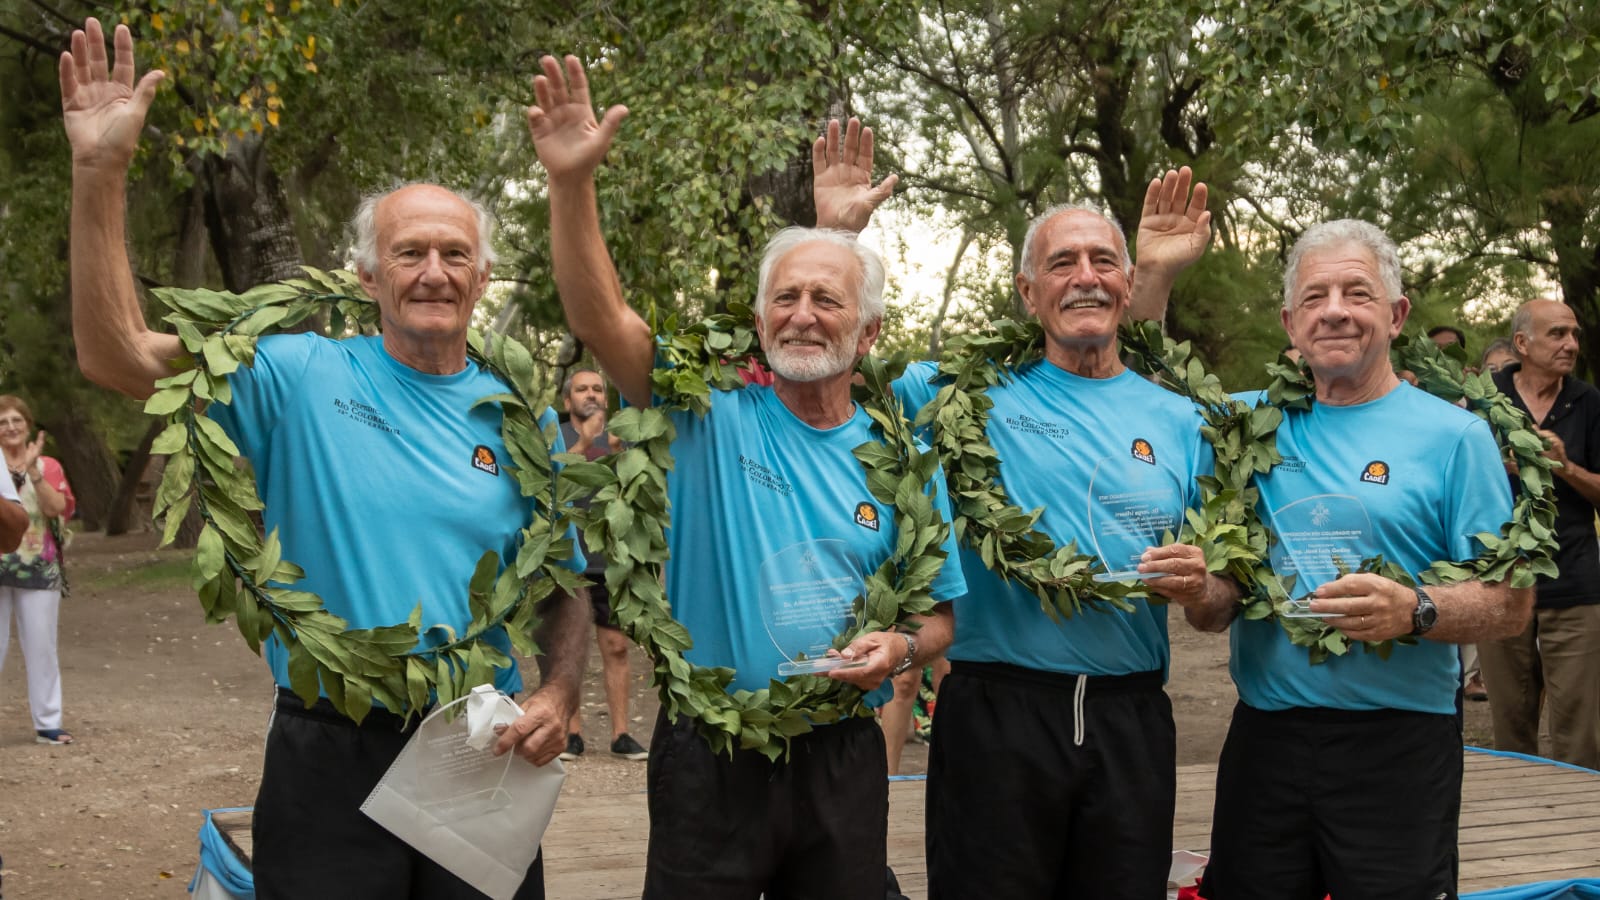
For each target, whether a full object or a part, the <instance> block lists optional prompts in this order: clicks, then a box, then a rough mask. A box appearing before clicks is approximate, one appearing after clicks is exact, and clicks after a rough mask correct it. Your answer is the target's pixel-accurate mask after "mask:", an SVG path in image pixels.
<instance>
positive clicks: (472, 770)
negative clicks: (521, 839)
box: [385, 697, 516, 822]
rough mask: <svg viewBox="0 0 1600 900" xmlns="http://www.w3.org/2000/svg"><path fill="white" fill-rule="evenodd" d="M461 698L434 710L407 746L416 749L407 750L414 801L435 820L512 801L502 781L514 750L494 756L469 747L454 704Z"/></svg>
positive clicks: (475, 813) (470, 814) (459, 817)
mask: <svg viewBox="0 0 1600 900" xmlns="http://www.w3.org/2000/svg"><path fill="white" fill-rule="evenodd" d="M466 699H467V698H465V697H462V698H459V699H458V700H457V701H456V702H455V703H452V704H450V705H449V706H447V707H444V708H441V709H437V710H434V711H433V713H432V714H430V715H429V716H428V717H427V718H426V719H424V720H423V722H422V726H421V727H420V728H418V729H417V733H416V734H415V735H413V736H412V738H411V742H410V743H409V744H408V745H407V746H408V748H409V747H410V746H412V745H415V746H416V748H417V749H416V751H415V752H414V753H410V754H409V757H410V761H411V765H412V767H413V769H412V771H411V773H410V777H411V778H413V779H414V784H415V785H416V792H417V805H418V807H420V808H421V809H423V810H425V811H427V813H428V814H429V815H431V816H433V818H435V819H436V820H438V821H440V822H456V821H460V820H462V819H468V818H472V817H474V816H481V815H484V814H486V813H491V812H494V811H495V810H500V809H504V808H506V807H507V806H509V805H510V804H511V802H512V796H511V792H510V791H507V790H506V789H505V780H506V773H507V771H508V770H509V769H510V768H511V761H512V759H513V758H515V757H516V754H514V753H507V754H505V755H504V756H495V755H494V754H493V753H492V752H490V750H489V749H488V748H484V749H477V748H474V747H473V746H472V743H471V742H470V740H469V737H470V734H469V721H468V718H467V716H466V715H463V714H461V713H463V712H464V709H462V708H458V707H457V704H460V703H462V702H464V701H465V700H466ZM385 777H388V776H385Z"/></svg>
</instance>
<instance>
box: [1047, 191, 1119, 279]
mask: <svg viewBox="0 0 1600 900" xmlns="http://www.w3.org/2000/svg"><path fill="white" fill-rule="evenodd" d="M1065 213H1088V214H1089V215H1091V216H1097V217H1099V218H1100V219H1102V220H1103V221H1104V222H1105V223H1106V224H1107V225H1110V226H1111V230H1112V232H1113V233H1115V234H1116V236H1117V246H1118V248H1119V249H1121V250H1122V274H1124V275H1129V276H1131V275H1132V274H1133V258H1132V257H1131V256H1129V255H1128V235H1127V234H1126V233H1124V232H1123V230H1122V226H1121V225H1120V224H1118V223H1117V220H1116V219H1113V218H1111V217H1110V216H1108V215H1106V214H1105V213H1104V212H1101V211H1100V210H1098V209H1095V208H1094V207H1093V206H1090V205H1089V204H1087V203H1057V204H1056V205H1055V206H1052V207H1050V208H1049V209H1047V210H1045V211H1044V212H1042V213H1039V214H1038V215H1037V216H1034V217H1033V221H1031V222H1029V223H1028V233H1027V235H1025V236H1024V237H1023V238H1022V264H1021V265H1020V266H1018V268H1019V269H1020V270H1021V271H1022V274H1024V275H1026V276H1028V277H1029V278H1032V277H1033V238H1034V236H1035V235H1037V234H1038V233H1039V229H1040V228H1043V227H1044V224H1045V223H1046V222H1049V221H1050V220H1051V219H1054V218H1055V217H1056V216H1059V215H1063V214H1065Z"/></svg>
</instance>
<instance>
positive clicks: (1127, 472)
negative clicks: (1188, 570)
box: [1089, 456, 1183, 581]
mask: <svg viewBox="0 0 1600 900" xmlns="http://www.w3.org/2000/svg"><path fill="white" fill-rule="evenodd" d="M1182 524H1183V486H1182V485H1181V484H1179V483H1178V479H1177V478H1176V477H1175V476H1173V474H1172V473H1170V472H1168V471H1167V470H1165V469H1163V468H1161V467H1160V466H1157V465H1155V464H1153V463H1148V462H1145V461H1143V460H1141V459H1137V458H1134V457H1131V456H1130V457H1123V458H1117V457H1107V458H1106V459H1103V460H1101V461H1100V463H1099V464H1098V465H1096V466H1095V468H1094V475H1093V476H1092V477H1091V478H1090V479H1089V538H1090V540H1092V541H1093V542H1094V552H1095V555H1097V556H1099V557H1100V562H1101V564H1102V565H1104V566H1105V567H1106V571H1104V572H1100V573H1098V574H1096V575H1095V576H1094V580H1095V581H1137V580H1141V579H1149V578H1160V577H1163V576H1164V575H1166V574H1168V573H1166V572H1140V571H1139V557H1140V556H1142V555H1144V551H1145V550H1147V549H1149V548H1151V547H1155V546H1158V545H1159V544H1160V543H1161V539H1162V536H1163V535H1164V534H1166V533H1168V532H1173V533H1176V532H1177V531H1178V528H1179V527H1180V526H1181V525H1182Z"/></svg>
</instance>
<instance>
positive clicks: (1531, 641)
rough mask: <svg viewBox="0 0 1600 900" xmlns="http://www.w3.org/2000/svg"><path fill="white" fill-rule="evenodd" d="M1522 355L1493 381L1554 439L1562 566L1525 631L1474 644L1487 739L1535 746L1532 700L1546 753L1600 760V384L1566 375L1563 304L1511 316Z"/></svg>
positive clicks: (1573, 324) (1572, 349)
mask: <svg viewBox="0 0 1600 900" xmlns="http://www.w3.org/2000/svg"><path fill="white" fill-rule="evenodd" d="M1511 330H1512V341H1513V342H1514V343H1515V345H1516V350H1517V356H1518V357H1519V358H1520V359H1521V362H1520V363H1514V364H1512V365H1509V366H1506V367H1505V368H1504V369H1502V370H1501V371H1499V372H1497V373H1495V376H1494V380H1495V384H1497V385H1498V386H1499V387H1500V390H1501V391H1502V392H1503V393H1505V394H1506V395H1507V396H1508V397H1510V398H1511V400H1512V402H1514V403H1516V405H1517V406H1518V407H1520V408H1522V409H1523V410H1524V411H1526V412H1527V413H1528V415H1529V417H1530V418H1532V419H1533V421H1534V423H1535V424H1536V425H1537V427H1538V429H1539V434H1540V435H1542V436H1543V437H1545V438H1547V439H1548V440H1549V441H1550V443H1551V447H1550V450H1549V451H1547V452H1546V454H1545V455H1546V456H1548V457H1549V458H1551V459H1553V460H1555V461H1556V462H1558V463H1560V464H1561V465H1560V466H1559V467H1558V468H1557V469H1556V470H1555V475H1556V479H1555V487H1556V532H1557V536H1558V539H1559V542H1560V547H1559V549H1558V550H1557V553H1556V565H1557V567H1558V568H1559V569H1560V574H1558V575H1557V576H1556V577H1555V578H1540V579H1539V585H1538V596H1537V602H1536V606H1535V609H1534V617H1533V621H1532V622H1531V623H1530V624H1529V625H1528V628H1527V630H1526V631H1524V632H1523V633H1522V634H1520V635H1518V636H1516V637H1514V638H1507V639H1505V640H1499V641H1488V642H1484V643H1481V644H1479V645H1478V649H1479V651H1480V652H1481V654H1482V660H1483V674H1484V680H1485V681H1486V682H1488V688H1489V705H1490V707H1491V711H1492V713H1493V716H1494V744H1495V747H1496V748H1497V749H1500V750H1512V751H1515V752H1518V753H1530V754H1537V753H1538V751H1539V709H1540V704H1541V700H1542V701H1543V702H1544V704H1545V705H1546V706H1547V707H1548V709H1549V713H1550V718H1549V729H1550V743H1551V754H1550V755H1551V756H1552V757H1554V758H1555V759H1558V760H1561V761H1563V762H1569V763H1573V764H1575V765H1580V766H1584V767H1586V768H1590V769H1600V544H1597V542H1596V537H1595V509H1596V507H1600V471H1597V470H1600V391H1596V390H1595V388H1594V386H1593V385H1590V384H1588V383H1586V382H1583V381H1579V380H1578V379H1576V378H1573V377H1572V367H1573V365H1574V363H1576V362H1577V359H1578V320H1577V318H1576V317H1575V316H1574V315H1573V314H1572V310H1571V309H1568V308H1567V307H1566V306H1565V305H1564V304H1562V303H1558V302H1556V301H1553V300H1530V301H1528V302H1527V303H1524V304H1522V306H1520V307H1518V309H1517V312H1516V314H1515V315H1514V316H1513V317H1512V319H1511Z"/></svg>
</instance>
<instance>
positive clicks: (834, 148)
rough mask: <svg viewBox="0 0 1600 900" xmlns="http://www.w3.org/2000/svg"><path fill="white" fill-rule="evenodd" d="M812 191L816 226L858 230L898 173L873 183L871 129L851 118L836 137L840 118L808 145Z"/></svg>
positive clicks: (889, 190) (889, 191)
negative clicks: (842, 139) (809, 146)
mask: <svg viewBox="0 0 1600 900" xmlns="http://www.w3.org/2000/svg"><path fill="white" fill-rule="evenodd" d="M811 168H812V180H811V193H812V196H813V197H814V198H815V200H816V204H817V227H819V228H842V229H845V230H846V231H854V232H856V233H858V234H859V233H860V232H861V230H862V229H864V228H866V227H867V222H868V220H870V219H871V218H872V212H873V210H876V209H877V208H878V204H880V203H882V202H883V201H885V200H887V199H889V197H890V195H892V194H893V193H894V186H895V185H896V184H898V183H899V181H900V176H898V175H890V176H888V177H887V178H885V179H883V181H881V182H879V184H878V185H877V186H876V187H874V186H873V184H872V129H871V128H862V127H861V120H860V119H857V118H854V117H852V118H851V119H850V122H849V124H848V125H846V126H845V129H844V141H843V142H842V143H841V142H840V140H839V120H838V119H833V120H830V121H829V122H828V127H827V130H826V131H825V132H824V133H823V135H822V136H821V137H818V138H817V140H816V142H815V143H813V144H812V145H811Z"/></svg>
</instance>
